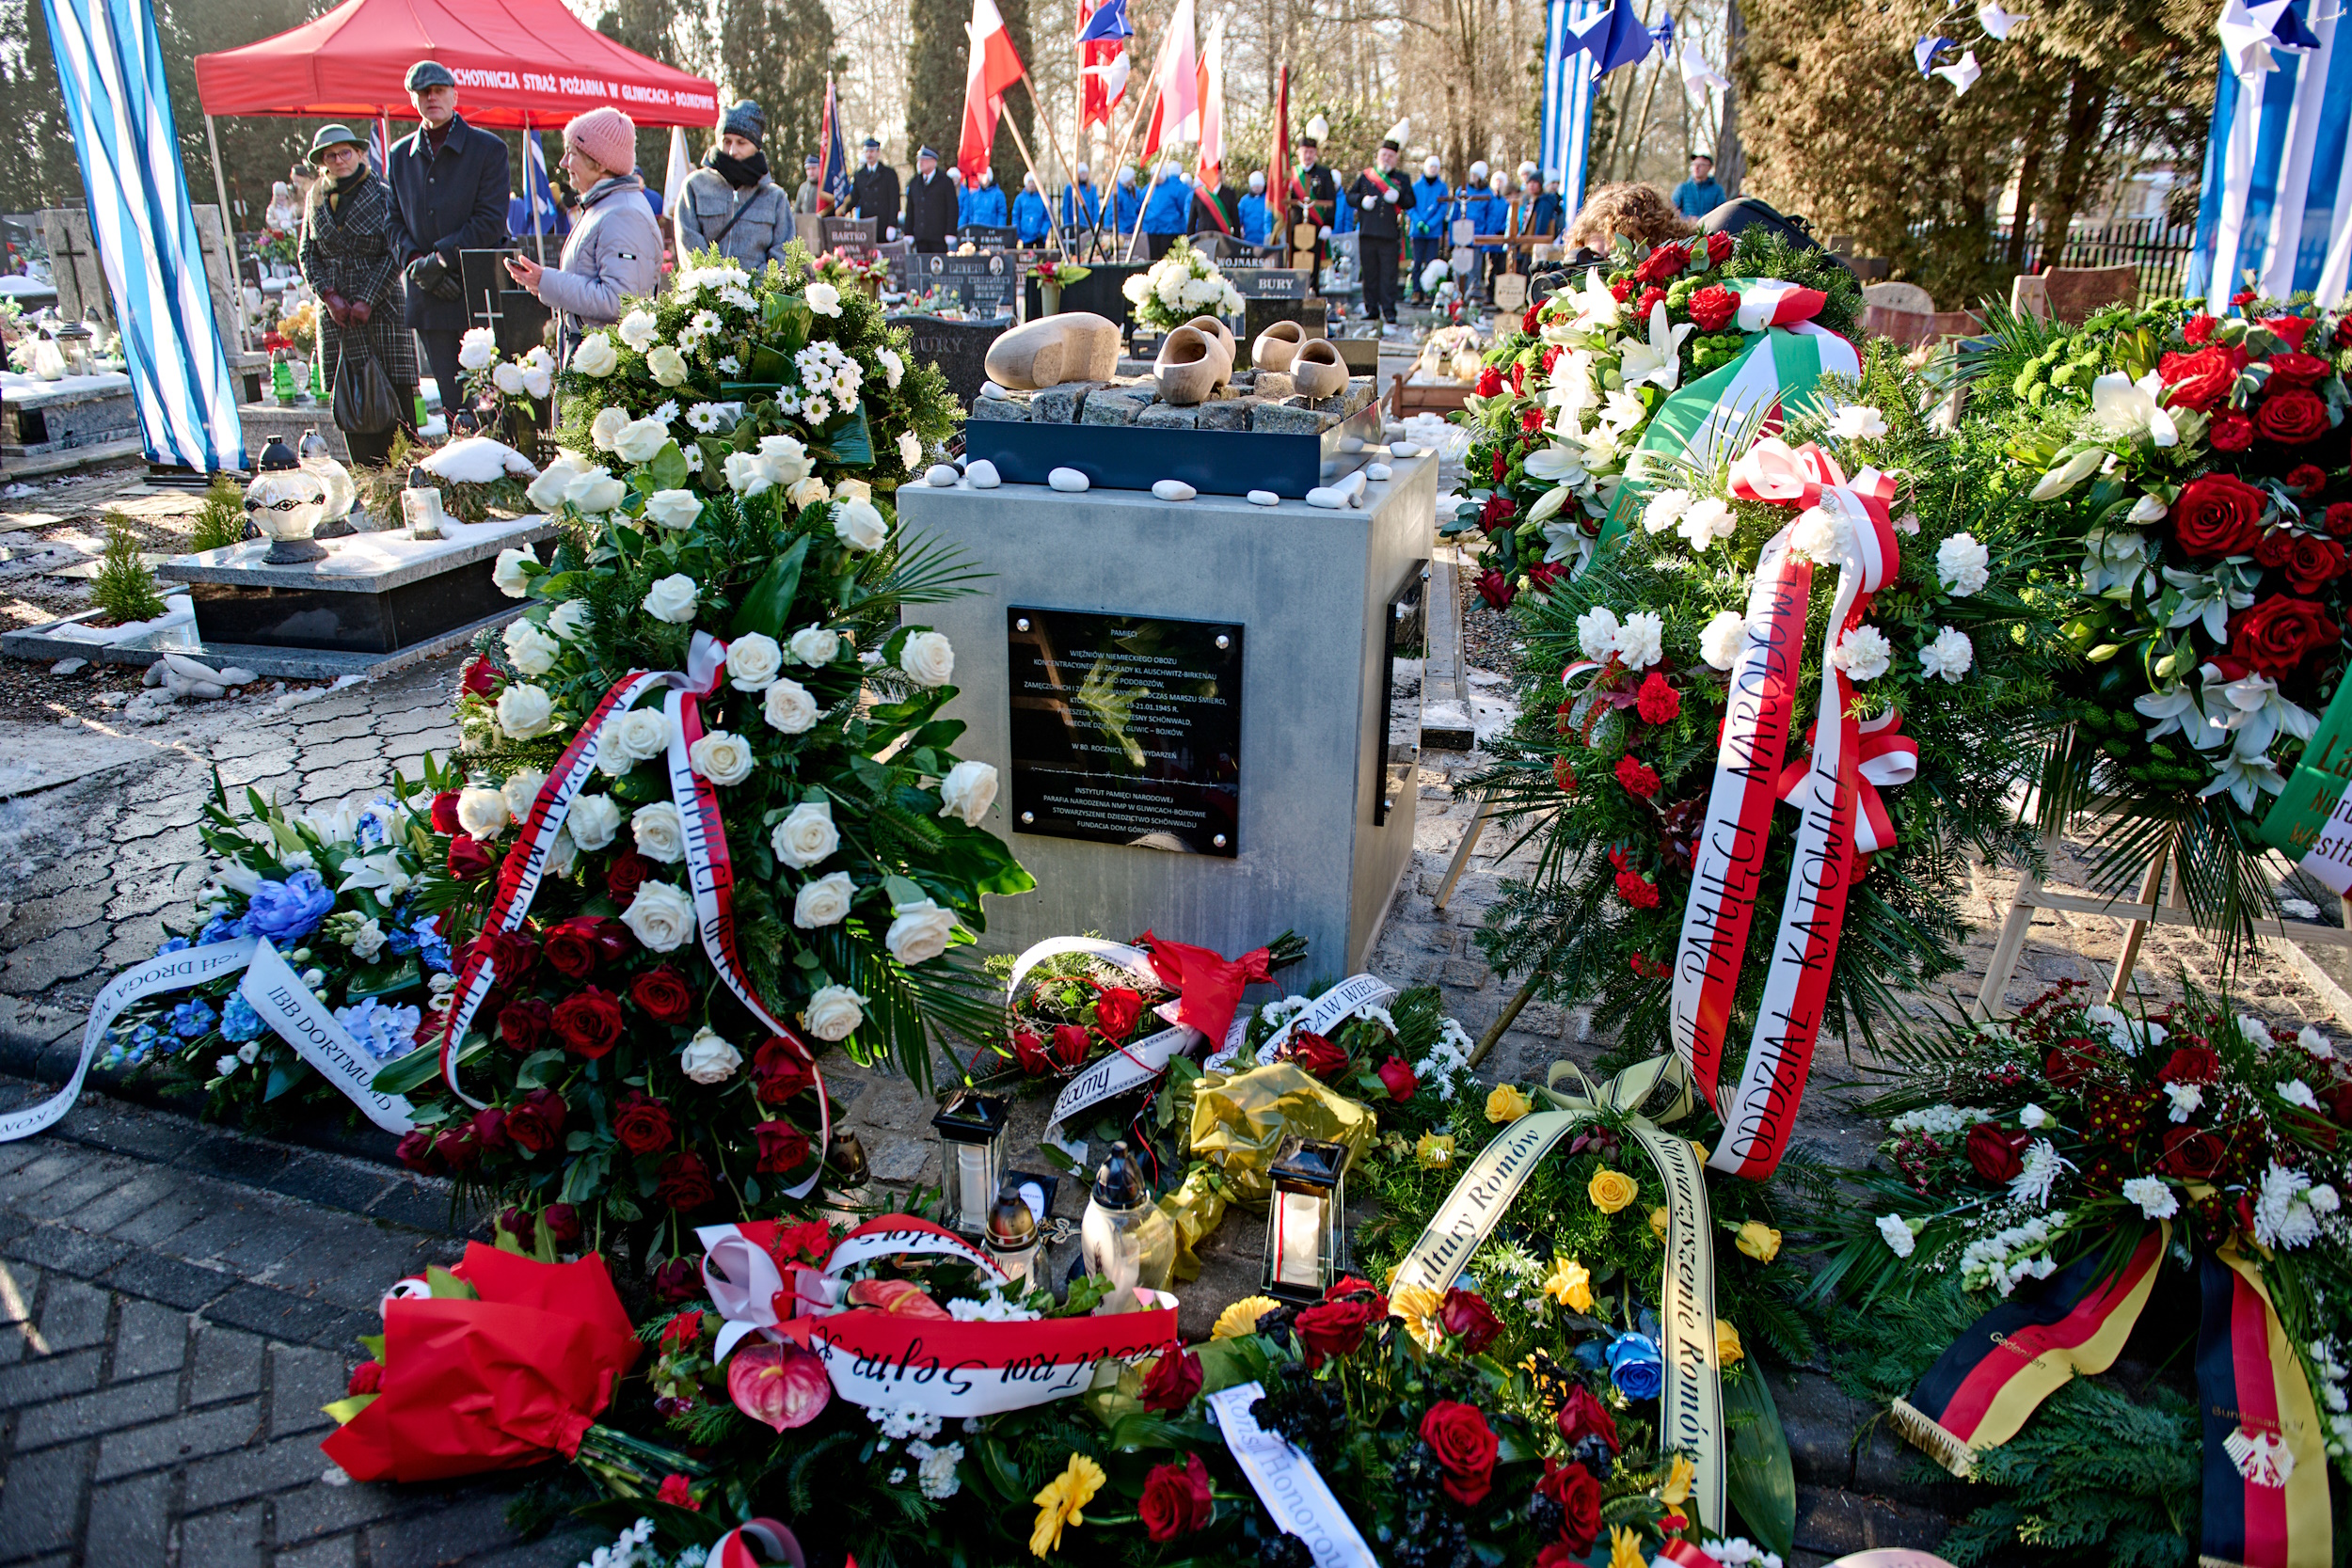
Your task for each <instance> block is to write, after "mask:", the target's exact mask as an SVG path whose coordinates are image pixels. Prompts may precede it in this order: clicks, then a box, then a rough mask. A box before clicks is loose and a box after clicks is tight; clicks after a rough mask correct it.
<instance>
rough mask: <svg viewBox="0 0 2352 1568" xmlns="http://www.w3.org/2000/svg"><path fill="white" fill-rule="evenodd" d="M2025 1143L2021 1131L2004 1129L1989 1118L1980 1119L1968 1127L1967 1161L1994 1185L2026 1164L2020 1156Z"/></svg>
mask: <svg viewBox="0 0 2352 1568" xmlns="http://www.w3.org/2000/svg"><path fill="white" fill-rule="evenodd" d="M2025 1147H2026V1134H2025V1133H2023V1132H2002V1131H2001V1129H2000V1128H1999V1127H1998V1126H1996V1125H1994V1123H1992V1122H1989V1121H1980V1122H1979V1123H1977V1125H1976V1126H1974V1127H1971V1128H1970V1129H1968V1163H1969V1164H1972V1165H1974V1166H1976V1167H1977V1174H1978V1175H1979V1176H1981V1177H1983V1178H1984V1179H1985V1180H1987V1181H1990V1182H1993V1183H1994V1184H1995V1185H1996V1186H1997V1185H1998V1184H2000V1183H2001V1182H2004V1181H2007V1180H2009V1179H2010V1177H2012V1176H2015V1175H2016V1174H2017V1173H2018V1172H2019V1171H2020V1170H2022V1169H2024V1168H2025V1164H2026V1163H2025V1161H2024V1160H2023V1159H2021V1158H2019V1155H2020V1153H2021V1151H2022V1150H2023V1149H2024V1148H2025Z"/></svg>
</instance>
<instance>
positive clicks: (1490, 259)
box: [1470, 169, 1511, 303]
mask: <svg viewBox="0 0 2352 1568" xmlns="http://www.w3.org/2000/svg"><path fill="white" fill-rule="evenodd" d="M1508 182H1509V176H1507V175H1505V174H1504V173H1503V172H1502V170H1501V169H1497V170H1495V171H1494V173H1492V174H1490V175H1488V176H1487V177H1486V194H1485V195H1484V196H1480V197H1474V198H1471V200H1470V222H1471V224H1472V225H1473V226H1474V227H1473V228H1472V229H1471V230H1470V231H1471V232H1472V233H1474V234H1502V233H1507V232H1508V231H1509V230H1510V224H1511V198H1509V197H1507V196H1505V195H1503V194H1502V191H1503V186H1504V185H1505V184H1507V183H1508ZM1504 249H1505V247H1503V246H1502V245H1480V246H1479V247H1478V279H1477V281H1478V286H1479V297H1480V298H1481V299H1483V300H1486V301H1487V302H1489V303H1491V302H1492V301H1493V299H1494V280H1495V278H1496V277H1498V276H1500V275H1501V274H1502V273H1503V272H1505V271H1506V270H1508V267H1507V262H1506V259H1505V255H1504Z"/></svg>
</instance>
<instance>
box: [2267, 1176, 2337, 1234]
mask: <svg viewBox="0 0 2352 1568" xmlns="http://www.w3.org/2000/svg"><path fill="white" fill-rule="evenodd" d="M2311 1191H2312V1179H2311V1178H2310V1177H2308V1176H2306V1175H2304V1174H2303V1173H2302V1172H2301V1171H2299V1170H2294V1169H2291V1168H2290V1167H2288V1166H2285V1165H2282V1164H2278V1163H2277V1162H2276V1161H2273V1162H2272V1163H2271V1165H2270V1168H2269V1169H2268V1170H2266V1171H2265V1172H2263V1187H2262V1196H2260V1197H2258V1198H2256V1199H2255V1200H2254V1240H2256V1241H2258V1242H2260V1243H2262V1244H2263V1245H2265V1246H2266V1247H2299V1246H2309V1245H2310V1244H2311V1243H2312V1241H2313V1240H2315V1239H2316V1238H2317V1237H2318V1235H2319V1216H2318V1215H2317V1214H2315V1213H2313V1212H2312V1206H2311V1203H2310V1201H2309V1194H2310V1193H2311ZM2330 1196H2333V1195H2332V1193H2331V1194H2330Z"/></svg>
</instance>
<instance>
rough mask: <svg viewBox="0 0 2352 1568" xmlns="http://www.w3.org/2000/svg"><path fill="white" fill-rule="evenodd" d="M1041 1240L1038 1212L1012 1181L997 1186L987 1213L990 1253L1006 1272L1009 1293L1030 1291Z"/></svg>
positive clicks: (1008, 1294) (1006, 1289) (997, 1264)
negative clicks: (993, 1200) (994, 1201)
mask: <svg viewBox="0 0 2352 1568" xmlns="http://www.w3.org/2000/svg"><path fill="white" fill-rule="evenodd" d="M1039 1240H1040V1236H1039V1232H1038V1224H1037V1215H1036V1214H1035V1213H1034V1212H1031V1210H1030V1208H1029V1200H1028V1199H1027V1198H1025V1197H1023V1196H1021V1194H1020V1191H1019V1190H1018V1189H1017V1188H1016V1187H1015V1186H1014V1184H1013V1183H1012V1182H1010V1181H1008V1182H1006V1183H1005V1184H1004V1185H1003V1186H1002V1187H1000V1188H998V1189H997V1191H996V1203H995V1206H994V1207H993V1208H992V1209H990V1210H989V1212H988V1255H989V1256H990V1257H991V1258H993V1259H995V1260H996V1266H997V1267H998V1268H1000V1269H1002V1270H1004V1271H1005V1294H1006V1295H1007V1296H1009V1297H1014V1298H1018V1297H1021V1296H1025V1295H1026V1294H1028V1292H1029V1291H1030V1288H1031V1286H1032V1285H1033V1283H1034V1281H1033V1280H1032V1278H1031V1276H1032V1275H1034V1274H1035V1273H1036V1270H1037V1248H1038V1243H1039Z"/></svg>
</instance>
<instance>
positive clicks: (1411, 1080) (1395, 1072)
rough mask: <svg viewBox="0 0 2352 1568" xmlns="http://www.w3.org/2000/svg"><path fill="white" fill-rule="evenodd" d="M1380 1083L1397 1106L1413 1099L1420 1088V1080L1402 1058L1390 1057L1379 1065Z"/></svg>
mask: <svg viewBox="0 0 2352 1568" xmlns="http://www.w3.org/2000/svg"><path fill="white" fill-rule="evenodd" d="M1380 1083H1381V1085H1382V1086H1383V1087H1385V1088H1386V1089H1387V1090H1388V1091H1389V1098H1390V1099H1391V1100H1393V1101H1396V1102H1397V1103H1399V1104H1403V1103H1404V1102H1405V1101H1407V1100H1410V1099H1412V1098H1413V1091H1414V1090H1415V1089H1418V1088H1420V1087H1421V1080H1420V1079H1419V1078H1417V1077H1415V1076H1414V1074H1413V1069H1412V1068H1411V1066H1410V1065H1408V1064H1407V1063H1406V1060H1405V1058H1404V1057H1402V1056H1391V1057H1390V1058H1389V1059H1388V1060H1387V1061H1385V1062H1382V1063H1381V1064H1380Z"/></svg>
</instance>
